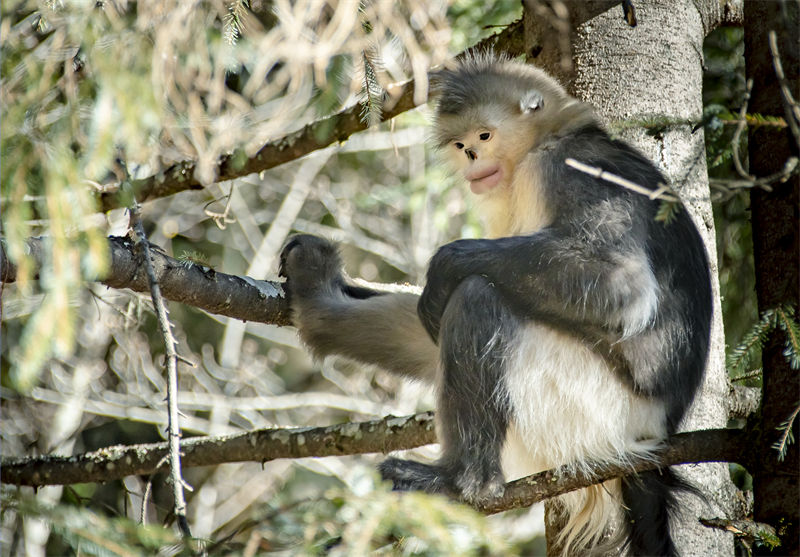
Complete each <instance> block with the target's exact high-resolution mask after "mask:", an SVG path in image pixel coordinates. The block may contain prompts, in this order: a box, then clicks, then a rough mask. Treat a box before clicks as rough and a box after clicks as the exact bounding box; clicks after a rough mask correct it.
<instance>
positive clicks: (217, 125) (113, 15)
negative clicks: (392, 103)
mask: <svg viewBox="0 0 800 557" xmlns="http://www.w3.org/2000/svg"><path fill="white" fill-rule="evenodd" d="M250 8H251V6H250V3H249V2H248V1H247V0H232V1H230V2H217V3H213V2H212V3H208V2H206V3H199V4H187V3H185V2H180V1H178V0H170V1H165V2H156V3H146V2H145V3H133V4H127V3H122V4H119V3H113V2H66V3H62V2H47V3H41V4H40V3H37V2H34V1H28V0H17V1H13V0H11V1H9V2H3V4H2V8H0V9H2V26H3V27H2V36H3V41H2V51H1V52H0V58H1V60H0V70H1V71H2V75H3V80H2V84H1V86H2V95H0V98H2V111H3V134H2V139H1V140H0V154H1V155H2V159H3V164H2V168H0V181H1V182H2V187H3V192H2V195H3V212H2V234H3V237H4V239H5V240H6V245H7V253H8V255H9V256H10V258H11V260H12V261H14V262H15V263H16V264H17V266H18V271H19V272H18V277H19V278H18V284H17V286H15V287H13V288H14V293H13V294H12V295H18V296H20V297H22V298H30V297H31V296H33V295H41V296H42V299H43V302H42V303H41V304H40V305H39V306H38V307H37V308H36V309H35V311H33V312H32V313H30V314H27V315H26V317H25V318H24V319H23V320H22V321H23V323H22V326H21V327H16V326H15V328H14V331H17V330H18V329H21V331H22V332H21V333H19V336H18V337H15V338H13V339H12V342H10V343H8V342H7V343H5V344H6V345H7V346H8V345H10V346H11V347H12V348H11V349H10V350H7V351H6V352H5V353H4V363H5V366H4V377H3V381H4V384H6V385H9V386H12V387H14V388H16V389H19V390H28V389H30V388H31V387H32V386H34V385H35V384H36V382H37V380H38V378H39V374H40V372H41V370H42V369H43V367H44V366H45V364H46V362H47V361H48V360H49V359H50V358H51V357H54V356H55V357H57V358H67V357H69V356H70V355H72V354H73V352H74V347H75V344H74V342H75V341H74V339H75V331H76V327H77V324H76V321H75V315H74V306H75V304H74V301H75V300H76V299H77V298H78V295H79V294H80V292H81V288H82V287H83V285H84V284H85V282H86V280H94V279H96V278H97V277H98V276H102V275H103V274H104V273H105V272H106V268H107V264H108V253H107V244H106V242H105V234H106V224H107V223H106V222H105V220H104V219H102V218H97V217H95V216H94V215H96V212H97V199H96V194H97V193H98V192H99V191H106V190H107V189H108V186H114V187H116V186H117V185H118V184H119V183H121V182H123V183H124V182H125V181H126V180H127V178H128V176H129V175H130V178H133V179H137V178H142V177H145V176H148V175H152V174H155V173H156V172H158V171H159V170H162V169H164V168H166V167H167V166H169V165H170V164H172V163H174V162H176V161H180V160H195V161H197V163H198V164H197V171H196V174H197V176H196V177H197V178H199V179H200V180H201V181H202V182H204V183H208V184H210V183H212V182H214V180H215V176H214V172H215V164H216V162H217V160H218V158H219V156H220V155H222V154H228V153H233V155H234V156H233V158H232V159H231V164H232V166H233V167H234V168H236V167H238V166H240V165H241V164H243V163H244V162H245V161H246V160H247V157H248V156H251V155H252V154H253V152H254V151H255V150H256V149H257V148H259V147H260V146H261V145H263V144H264V142H265V141H267V140H268V139H272V138H276V137H280V136H283V135H284V134H286V133H287V132H289V131H292V130H295V129H298V128H300V127H301V126H302V125H303V124H305V123H307V122H308V121H310V120H312V119H315V118H317V117H318V116H319V114H320V113H322V114H328V113H330V112H331V111H332V110H334V109H338V108H339V107H340V104H341V99H344V98H348V96H349V95H350V93H351V92H352V91H355V90H356V88H355V87H354V78H355V76H353V75H347V79H342V75H343V74H345V73H352V72H345V71H344V69H345V67H346V66H347V65H348V64H349V65H352V64H353V61H354V60H361V59H362V56H363V53H364V52H365V49H366V48H367V45H369V44H373V43H374V42H375V41H382V42H387V41H389V40H391V39H392V38H393V37H400V39H399V42H398V44H397V48H395V52H394V54H395V55H396V56H397V57H399V58H403V57H404V56H405V55H406V54H408V48H410V47H413V49H414V55H416V56H419V57H425V59H426V60H427V61H429V62H433V63H438V62H439V61H440V60H441V59H443V57H444V56H445V54H446V51H445V49H446V46H445V43H444V42H443V41H441V40H440V39H436V40H435V41H433V42H435V44H433V42H431V41H429V40H428V39H429V38H436V37H440V36H441V34H442V31H443V30H446V29H447V22H446V21H444V19H443V17H441V16H442V15H443V13H444V11H443V9H441V10H439V11H435V10H434V11H431V12H430V13H428V12H426V14H425V17H424V18H421V19H418V20H415V22H414V26H415V27H414V28H413V29H412V27H411V23H409V18H406V17H405V15H406V14H407V12H408V11H409V7H408V6H406V5H405V3H403V2H398V3H393V4H389V5H387V6H384V7H382V8H380V9H378V8H377V7H376V6H374V5H373V4H372V3H364V4H363V5H361V6H359V5H358V3H350V4H348V3H344V4H342V5H341V6H340V7H339V8H338V9H337V11H336V14H337V17H331V16H333V15H334V14H333V12H332V11H331V12H327V11H326V13H325V14H324V16H320V14H319V13H317V12H315V11H314V10H311V11H308V10H305V9H304V8H302V7H298V6H294V5H289V4H286V5H281V6H272V7H269V8H268V7H265V6H259V7H258V10H259V11H258V13H256V12H253V11H251V9H250ZM273 9H274V10H277V11H278V12H281V13H280V14H278V15H280V17H277V18H273V17H272V14H271V12H272V10H273ZM326 9H327V8H326ZM281 10H282V11H281ZM267 12H269V13H267ZM364 59H365V60H366V59H367V58H364ZM368 66H369V68H370V69H371V70H375V69H376V68H377V67H378V66H377V61H370V63H369V64H368ZM401 72H402V70H401ZM373 77H374V76H373ZM397 77H398V79H399V78H402V77H403V76H402V75H401V76H397ZM366 79H367V81H368V83H369V86H370V88H369V92H368V95H369V97H370V107H369V110H368V113H369V115H370V117H374V115H376V114H378V113H379V111H378V109H377V105H376V103H375V102H374V101H375V100H376V98H377V97H376V89H375V85H376V83H377V81H376V80H374V79H372V78H371V77H367V78H366ZM320 132H321V133H327V134H330V132H331V130H330V129H327V130H320ZM123 189H124V188H123ZM112 191H113V190H112ZM120 199H122V200H123V202H125V203H128V202H130V201H132V200H130V199H128V198H127V197H125V196H120ZM31 236H44V237H45V239H44V244H43V247H44V250H43V255H44V257H43V261H42V268H41V270H40V271H39V276H38V277H36V276H35V275H36V272H37V270H35V269H34V265H33V262H32V261H31V260H30V258H29V254H28V253H27V250H26V246H25V240H26V239H27V238H29V237H31ZM36 278H38V280H36ZM6 332H7V331H6Z"/></svg>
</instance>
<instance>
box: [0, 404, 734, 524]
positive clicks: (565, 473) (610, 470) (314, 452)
mask: <svg viewBox="0 0 800 557" xmlns="http://www.w3.org/2000/svg"><path fill="white" fill-rule="evenodd" d="M435 441H436V434H435V431H434V425H433V415H432V413H430V412H426V413H423V414H417V415H415V416H407V417H404V418H396V417H393V416H388V417H386V418H384V419H381V420H374V421H369V422H361V423H349V424H342V425H335V426H329V427H318V428H295V429H264V430H258V431H252V432H248V433H242V434H237V435H229V436H221V437H198V438H193V439H186V440H183V441H182V442H181V450H182V452H183V453H184V457H183V466H184V467H190V466H210V465H218V464H222V463H226V462H243V461H261V462H264V461H267V460H273V459H277V458H303V457H322V456H342V455H352V454H364V453H378V452H380V453H387V452H390V451H394V450H401V449H410V448H414V447H418V446H421V445H427V444H430V443H434V442H435ZM746 447H747V437H746V433H745V432H744V431H742V430H732V429H716V430H705V431H694V432H689V433H680V434H678V435H674V436H672V437H670V439H669V444H668V445H667V446H666V447H665V449H664V450H663V451H662V452H661V453H660V455H659V458H658V459H657V460H636V461H634V462H632V463H631V464H629V465H616V466H597V467H595V468H594V469H595V473H593V474H585V473H575V472H572V471H570V470H568V469H567V468H566V467H563V468H559V469H555V470H548V471H546V472H541V473H539V474H534V475H532V476H528V477H526V478H522V479H519V480H516V481H513V482H510V483H508V484H506V491H505V494H504V495H503V496H501V497H498V498H495V499H492V500H489V501H484V502H482V503H479V504H476V505H475V507H476V508H477V509H478V510H480V511H481V512H484V513H486V514H493V513H497V512H501V511H505V510H509V509H514V508H521V507H527V506H530V505H532V504H533V503H536V502H539V501H542V500H544V499H548V498H550V497H555V496H557V495H561V494H563V493H567V492H569V491H573V490H575V489H579V488H581V487H586V486H589V485H593V484H596V483H600V482H603V481H606V480H609V479H612V478H616V477H620V476H625V475H629V474H631V473H634V472H643V471H646V470H654V469H657V468H660V467H664V466H669V465H675V464H687V463H697V462H742V460H743V458H744V455H746V454H747V450H746ZM166 453H167V443H154V444H149V445H133V446H115V447H108V448H106V449H101V450H98V451H94V452H91V453H85V454H82V455H76V456H72V457H65V456H43V457H28V458H21V459H4V460H3V461H2V467H0V474H1V475H2V481H3V483H7V484H16V485H27V486H42V485H60V484H70V483H86V482H100V481H110V480H114V479H119V478H122V477H125V476H128V475H132V474H151V473H153V472H155V471H156V470H157V468H158V466H159V464H160V463H161V462H162V460H163V458H164V456H165V455H166Z"/></svg>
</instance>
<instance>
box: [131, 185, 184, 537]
mask: <svg viewBox="0 0 800 557" xmlns="http://www.w3.org/2000/svg"><path fill="white" fill-rule="evenodd" d="M131 224H132V225H133V226H132V229H133V233H134V236H135V238H136V241H137V243H138V245H139V248H140V249H141V251H142V255H143V259H144V266H145V270H146V271H147V278H148V280H149V282H150V296H151V298H152V300H153V307H154V308H155V311H156V318H157V319H158V326H159V329H161V336H162V337H163V338H164V347H165V350H166V355H167V357H166V365H167V439H168V441H169V464H170V480H171V483H172V495H173V497H174V498H175V501H174V505H175V518H176V520H177V522H178V528H179V529H180V531H181V534H182V535H183V536H184V537H186V538H189V537H191V535H192V533H191V530H190V529H189V521H188V520H187V519H186V498H185V497H184V494H183V489H184V486H186V485H187V484H186V482H184V481H183V477H182V476H181V428H180V422H179V418H178V351H177V350H176V349H175V346H176V344H177V342H176V341H175V337H174V336H173V334H172V324H171V323H170V322H169V317H168V315H167V306H166V304H165V303H164V298H163V297H162V296H161V289H160V288H159V286H158V279H157V278H156V274H155V271H154V269H153V262H152V260H151V259H150V247H149V246H148V243H147V236H146V235H145V232H144V227H143V226H142V218H141V213H140V209H139V204H138V203H136V202H135V201H134V203H133V207H132V208H131Z"/></svg>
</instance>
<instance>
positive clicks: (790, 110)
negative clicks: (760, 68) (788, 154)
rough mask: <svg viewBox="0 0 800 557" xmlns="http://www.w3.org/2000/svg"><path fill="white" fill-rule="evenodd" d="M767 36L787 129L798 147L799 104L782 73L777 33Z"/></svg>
mask: <svg viewBox="0 0 800 557" xmlns="http://www.w3.org/2000/svg"><path fill="white" fill-rule="evenodd" d="M767 37H768V39H769V50H770V52H771V53H772V66H773V67H774V68H775V76H776V77H777V78H778V83H780V87H781V96H782V97H783V109H784V111H785V112H786V123H787V124H788V125H789V129H790V130H792V135H793V136H794V140H795V143H796V144H797V146H798V148H800V104H798V103H797V101H796V100H794V97H793V96H792V92H791V91H790V90H789V83H788V81H787V80H786V75H785V74H784V73H783V64H782V63H781V54H780V52H779V51H778V35H777V34H776V33H775V31H770V32H769V33H768V34H767Z"/></svg>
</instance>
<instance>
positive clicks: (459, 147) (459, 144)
mask: <svg viewBox="0 0 800 557" xmlns="http://www.w3.org/2000/svg"><path fill="white" fill-rule="evenodd" d="M453 145H455V146H456V149H458V150H459V151H460V150H461V149H463V148H464V144H463V143H461V142H460V141H456V142H455V143H453Z"/></svg>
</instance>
